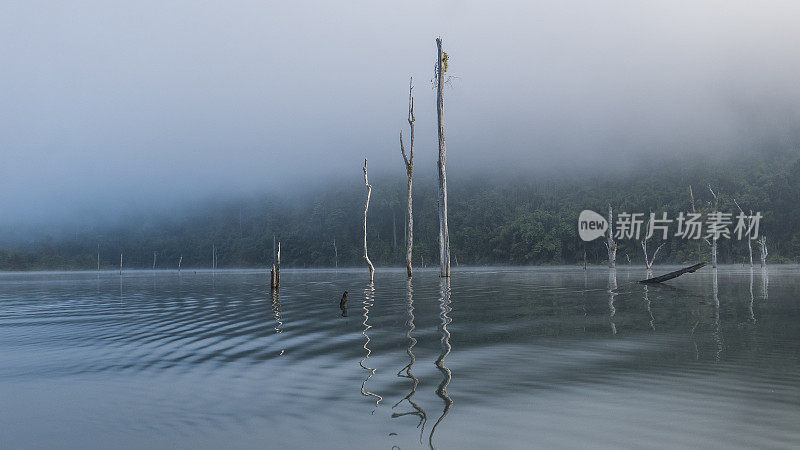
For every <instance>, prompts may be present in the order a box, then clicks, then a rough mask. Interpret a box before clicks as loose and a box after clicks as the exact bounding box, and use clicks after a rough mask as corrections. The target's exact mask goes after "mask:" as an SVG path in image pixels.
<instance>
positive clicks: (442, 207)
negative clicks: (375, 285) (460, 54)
mask: <svg viewBox="0 0 800 450" xmlns="http://www.w3.org/2000/svg"><path fill="white" fill-rule="evenodd" d="M436 47H437V55H438V56H437V59H436V118H437V123H438V131H439V263H440V265H441V269H442V270H441V276H443V277H449V276H450V233H449V231H448V229H447V174H446V170H445V160H446V148H445V144H444V73H445V72H446V71H447V61H448V56H447V53H445V52H444V51H443V50H442V38H436Z"/></svg>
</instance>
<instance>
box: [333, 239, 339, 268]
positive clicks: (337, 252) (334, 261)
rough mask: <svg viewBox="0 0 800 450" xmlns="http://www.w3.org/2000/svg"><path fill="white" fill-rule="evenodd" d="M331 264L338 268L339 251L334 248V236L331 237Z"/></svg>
mask: <svg viewBox="0 0 800 450" xmlns="http://www.w3.org/2000/svg"><path fill="white" fill-rule="evenodd" d="M333 265H334V266H335V267H336V268H337V269H338V268H339V251H338V250H336V238H333Z"/></svg>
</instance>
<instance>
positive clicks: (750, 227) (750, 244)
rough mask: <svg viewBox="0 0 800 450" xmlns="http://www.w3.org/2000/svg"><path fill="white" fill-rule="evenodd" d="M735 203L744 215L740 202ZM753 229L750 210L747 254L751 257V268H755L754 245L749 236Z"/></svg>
mask: <svg viewBox="0 0 800 450" xmlns="http://www.w3.org/2000/svg"><path fill="white" fill-rule="evenodd" d="M733 203H734V204H735V205H736V207H737V208H739V212H740V213H741V214H742V215H744V210H742V207H741V206H739V202H737V201H736V199H733ZM752 228H753V210H750V216H748V218H747V230H748V235H747V252H748V254H749V255H750V267H753V243H752V242H751V241H752V239H750V234H749V231H750V230H751V229H752Z"/></svg>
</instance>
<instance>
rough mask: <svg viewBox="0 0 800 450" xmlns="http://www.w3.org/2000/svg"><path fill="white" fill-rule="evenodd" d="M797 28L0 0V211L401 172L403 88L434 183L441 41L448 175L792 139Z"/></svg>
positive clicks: (623, 4) (589, 12)
mask: <svg viewBox="0 0 800 450" xmlns="http://www.w3.org/2000/svg"><path fill="white" fill-rule="evenodd" d="M799 24H800V2H797V1H783V2H778V1H761V2H754V1H731V0H726V1H676V0H669V1H545V2H517V1H515V2H498V1H484V2H462V1H451V2H430V1H419V2H416V1H406V2H386V3H383V2H374V1H364V2H340V1H337V2H321V1H317V2H307V1H266V2H265V1H235V0H234V1H232V0H226V1H134V2H130V1H127V2H121V1H43V2H40V1H5V2H2V3H0V61H1V62H2V69H1V70H0V92H2V94H1V95H0V155H1V156H2V158H1V159H0V192H2V195H1V196H0V213H1V214H2V219H3V220H12V219H20V220H22V219H24V218H26V217H42V216H47V215H48V214H56V212H58V211H62V212H65V211H66V212H68V211H72V210H74V211H78V210H82V209H85V208H100V209H102V208H103V207H104V205H106V206H107V205H117V206H119V205H123V206H124V205H127V204H128V203H131V204H133V203H137V204H146V203H147V202H154V203H159V202H161V203H164V202H167V203H168V202H175V201H179V200H182V199H196V198H199V197H202V196H205V195H209V194H212V193H219V192H231V191H237V190H250V191H252V190H258V189H266V188H269V187H272V186H275V185H276V184H280V185H281V186H283V187H284V188H288V189H293V188H294V187H296V186H298V185H300V184H302V183H303V182H305V181H308V180H318V179H324V177H326V176H331V175H333V174H340V175H342V176H346V177H355V178H356V179H357V178H358V177H360V164H361V162H360V161H361V159H362V158H363V157H364V156H367V157H369V159H370V166H371V167H374V169H373V170H375V171H388V170H396V171H398V173H399V174H402V173H403V169H402V164H401V157H400V155H399V148H398V136H397V135H398V132H399V131H400V129H403V128H404V127H406V126H407V125H406V122H405V118H406V107H407V105H406V102H407V84H408V77H409V76H414V78H415V84H416V89H415V93H416V102H415V104H416V116H417V158H418V160H417V167H423V168H429V172H430V173H431V174H432V173H433V171H434V167H435V163H434V161H435V155H436V134H435V109H434V107H435V98H434V97H435V93H434V91H433V89H432V87H431V82H430V80H431V76H432V74H433V64H434V61H435V41H434V39H435V37H436V36H442V37H443V38H444V43H445V49H446V50H447V51H448V53H449V54H450V57H451V60H450V61H451V62H450V73H451V74H452V75H454V76H455V77H457V78H455V79H454V81H453V83H452V87H449V88H448V89H447V90H446V94H445V95H446V133H447V134H446V136H447V144H448V165H449V169H450V170H451V171H457V170H460V169H466V168H469V167H477V166H479V165H486V164H491V165H492V167H502V166H509V167H520V166H522V167H527V166H530V167H542V166H548V165H552V164H553V163H554V161H555V162H558V161H572V160H576V161H584V162H587V164H591V163H592V162H594V161H600V160H605V161H607V162H610V163H611V164H614V159H615V158H616V159H619V160H623V159H625V158H626V155H632V154H638V155H641V154H648V153H649V152H672V151H677V152H687V151H689V152H691V151H703V150H708V149H711V150H728V149H731V150H736V149H745V150H750V149H758V148H760V147H761V146H763V145H765V144H764V143H765V142H779V143H780V142H791V143H793V141H792V139H794V137H795V136H796V135H797V134H798V133H797V131H798V127H797V121H798V119H800V82H798V80H800V52H798V49H799V48H800V25H799ZM609 160H610V161H609ZM420 170H423V171H424V170H427V169H420ZM356 181H357V180H356Z"/></svg>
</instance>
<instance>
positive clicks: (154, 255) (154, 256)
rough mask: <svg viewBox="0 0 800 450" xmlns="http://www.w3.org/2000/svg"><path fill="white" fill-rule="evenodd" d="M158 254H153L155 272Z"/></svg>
mask: <svg viewBox="0 0 800 450" xmlns="http://www.w3.org/2000/svg"><path fill="white" fill-rule="evenodd" d="M157 254H158V252H153V270H156V255H157Z"/></svg>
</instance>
